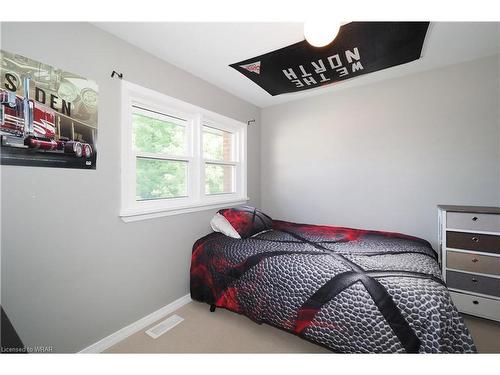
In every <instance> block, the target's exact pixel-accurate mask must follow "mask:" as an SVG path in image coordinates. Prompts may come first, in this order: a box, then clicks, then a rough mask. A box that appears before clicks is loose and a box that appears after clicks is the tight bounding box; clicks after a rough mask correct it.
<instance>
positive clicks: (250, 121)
mask: <svg viewBox="0 0 500 375" xmlns="http://www.w3.org/2000/svg"><path fill="white" fill-rule="evenodd" d="M253 123H255V119H251V120H248V121H247V125H250V124H253Z"/></svg>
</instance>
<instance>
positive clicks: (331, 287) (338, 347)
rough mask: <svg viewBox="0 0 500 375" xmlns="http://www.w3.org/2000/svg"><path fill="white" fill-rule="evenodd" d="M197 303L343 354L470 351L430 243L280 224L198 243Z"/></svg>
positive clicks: (195, 251) (195, 270) (389, 235)
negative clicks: (243, 235)
mask: <svg viewBox="0 0 500 375" xmlns="http://www.w3.org/2000/svg"><path fill="white" fill-rule="evenodd" d="M191 297H192V298H193V299H195V300H198V301H202V302H206V303H208V304H210V305H215V306H217V307H223V308H226V309H228V310H231V311H234V312H237V313H240V314H244V315H246V316H247V317H249V318H250V319H252V320H254V321H255V322H257V323H267V324H269V325H272V326H275V327H278V328H281V329H284V330H286V331H289V332H291V333H294V334H296V335H298V336H300V337H302V338H304V339H306V340H309V341H311V342H314V343H316V344H319V345H322V346H325V347H327V348H329V349H330V350H332V351H334V352H342V353H471V352H475V351H476V349H475V346H474V343H473V341H472V338H471V336H470V334H469V332H468V330H467V328H466V326H465V325H464V321H463V319H462V318H461V316H460V315H459V314H458V311H457V309H456V308H455V306H454V305H453V303H452V301H451V297H450V294H449V292H448V290H447V288H446V286H445V284H444V282H443V281H442V278H441V273H440V269H439V266H438V263H437V260H436V255H435V252H434V251H433V250H432V248H431V247H430V245H429V243H428V242H426V241H425V240H422V239H419V238H415V237H410V236H405V235H402V234H397V233H388V232H376V231H367V230H358V229H349V228H341V227H328V226H314V225H304V224H294V223H289V222H284V221H274V222H273V229H272V230H269V231H265V232H261V233H259V234H257V235H255V236H253V237H251V238H247V239H243V240H242V239H234V238H231V237H227V236H225V235H223V234H221V233H212V234H209V235H207V236H205V237H203V238H201V239H200V240H198V241H197V242H196V243H195V245H194V247H193V254H192V262H191Z"/></svg>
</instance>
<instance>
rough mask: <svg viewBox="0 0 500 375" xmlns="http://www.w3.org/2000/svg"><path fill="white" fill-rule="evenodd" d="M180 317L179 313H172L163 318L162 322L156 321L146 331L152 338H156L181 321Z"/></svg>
mask: <svg viewBox="0 0 500 375" xmlns="http://www.w3.org/2000/svg"><path fill="white" fill-rule="evenodd" d="M183 320H184V319H182V318H181V317H180V316H179V315H172V316H170V317H168V318H167V319H165V320H164V321H163V322H160V323H158V324H157V325H155V326H154V327H151V328H150V329H148V330H147V331H146V333H147V334H148V335H149V336H151V337H152V338H154V339H157V338H158V337H160V336H161V335H163V334H164V333H165V332H167V331H169V330H171V329H172V328H174V327H175V326H176V325H177V324H179V323H181V322H182V321H183Z"/></svg>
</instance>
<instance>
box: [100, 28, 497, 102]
mask: <svg viewBox="0 0 500 375" xmlns="http://www.w3.org/2000/svg"><path fill="white" fill-rule="evenodd" d="M94 25H95V26H97V27H99V28H101V29H103V30H105V31H108V32H109V33H111V34H114V35H116V36H117V37H119V38H121V39H123V40H125V41H127V42H129V43H131V44H133V45H135V46H137V47H139V48H141V49H143V50H145V51H147V52H149V53H151V54H153V55H155V56H157V57H159V58H161V59H163V60H165V61H168V62H169V63H171V64H173V65H176V66H177V67H179V68H181V69H183V70H186V71H188V72H190V73H191V74H193V75H195V76H198V77H200V78H202V79H204V80H205V81H208V82H210V83H212V84H213V85H215V86H218V87H220V88H222V89H224V90H226V91H228V92H230V93H232V94H234V95H236V96H238V97H240V98H241V99H244V100H246V101H248V102H250V103H253V104H255V105H257V106H259V107H268V106H271V105H275V104H279V103H283V102H287V101H291V100H296V99H300V98H304V97H309V96H314V95H319V94H323V93H326V92H331V91H335V90H341V89H344V88H348V87H354V86H360V85H365V84H368V83H372V82H377V81H381V80H384V79H389V78H394V77H399V76H402V75H406V74H412V73H416V72H419V71H424V70H429V69H434V68H438V67H442V66H446V65H452V64H456V63H459V62H464V61H468V60H473V59H477V58H481V57H486V56H490V55H494V54H497V53H499V51H500V47H499V40H500V28H499V23H487V22H483V23H478V22H455V23H453V22H432V23H431V25H430V27H429V31H428V33H427V37H426V40H425V43H424V48H423V51H422V54H423V57H422V58H421V59H420V60H417V61H413V62H411V63H408V64H405V65H400V66H397V67H393V68H389V69H386V70H382V71H378V72H375V73H370V74H366V75H363V76H360V77H357V78H353V79H351V80H346V81H343V82H340V83H336V84H333V85H330V86H326V87H322V88H317V89H313V90H308V91H305V92H304V91H303V92H300V93H291V94H283V95H278V96H271V95H269V94H268V93H267V92H265V91H264V90H263V89H261V88H260V87H259V86H257V85H256V84H255V83H253V82H252V81H250V80H249V79H248V78H246V77H244V76H243V75H242V74H240V73H239V72H237V71H236V70H234V69H233V68H230V67H229V64H232V63H235V62H238V61H242V60H245V59H249V58H252V57H254V56H258V55H260V54H263V53H266V52H270V51H273V50H275V49H278V48H281V47H285V46H287V45H289V44H292V43H295V42H298V41H300V40H303V39H304V37H303V25H302V24H301V23H187V22H186V23H179V22H165V23H163V22H161V23H153V22H148V23H142V22H141V23H130V22H99V23H94Z"/></svg>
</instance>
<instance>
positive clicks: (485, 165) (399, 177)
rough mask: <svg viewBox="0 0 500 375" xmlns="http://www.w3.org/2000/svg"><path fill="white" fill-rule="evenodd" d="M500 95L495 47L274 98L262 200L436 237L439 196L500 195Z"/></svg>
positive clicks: (275, 210)
mask: <svg viewBox="0 0 500 375" xmlns="http://www.w3.org/2000/svg"><path fill="white" fill-rule="evenodd" d="M340 88H341V87H340ZM499 99H500V98H499V70H498V57H497V56H493V57H489V58H484V59H480V60H476V61H471V62H468V63H463V64H459V65H454V66H450V67H446V68H443V69H437V70H433V71H428V72H425V73H420V74H415V75H411V76H406V77H402V78H398V79H393V80H389V81H385V82H380V83H377V84H372V85H370V86H364V87H359V88H352V89H344V90H339V91H337V92H334V93H331V94H327V95H322V96H317V97H314V98H310V99H305V100H302V101H295V102H292V103H287V104H282V105H277V106H273V107H269V108H265V109H263V110H262V114H261V120H262V137H261V139H262V144H261V149H262V157H261V161H262V167H261V170H262V176H261V181H262V191H261V195H262V208H263V209H264V210H265V211H266V212H267V213H268V214H270V215H271V216H272V217H273V218H280V219H286V220H291V221H298V222H307V223H318V224H333V225H340V226H348V227H357V228H370V229H381V230H388V231H400V232H404V233H408V234H412V235H415V236H419V237H423V238H425V239H427V240H429V241H430V242H431V243H432V244H433V246H434V247H435V245H436V243H437V210H436V205H437V204H460V205H464V204H474V205H499V204H500V178H499V170H500V168H499V167H500V161H499V158H498V155H499V151H500V147H499V140H500V134H499V133H500V125H499V124H500V122H499V112H498V103H499Z"/></svg>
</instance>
